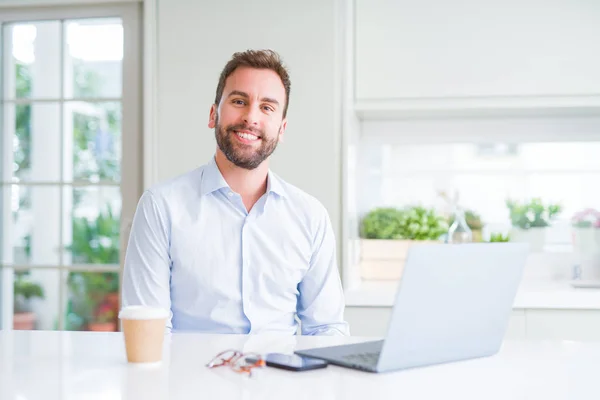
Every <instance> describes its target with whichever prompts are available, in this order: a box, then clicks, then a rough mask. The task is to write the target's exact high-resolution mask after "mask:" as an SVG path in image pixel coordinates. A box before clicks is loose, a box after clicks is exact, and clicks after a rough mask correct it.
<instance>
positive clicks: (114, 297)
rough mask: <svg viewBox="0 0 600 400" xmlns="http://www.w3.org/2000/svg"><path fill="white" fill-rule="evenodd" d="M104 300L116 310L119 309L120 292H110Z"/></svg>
mask: <svg viewBox="0 0 600 400" xmlns="http://www.w3.org/2000/svg"><path fill="white" fill-rule="evenodd" d="M104 301H106V302H107V303H108V304H110V306H111V307H112V308H113V309H114V310H118V309H119V293H108V294H107V295H106V297H105V298H104Z"/></svg>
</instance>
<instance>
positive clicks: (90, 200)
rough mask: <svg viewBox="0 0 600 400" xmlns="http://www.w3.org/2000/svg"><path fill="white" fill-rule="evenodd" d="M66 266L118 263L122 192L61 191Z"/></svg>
mask: <svg viewBox="0 0 600 400" xmlns="http://www.w3.org/2000/svg"><path fill="white" fill-rule="evenodd" d="M64 193H65V195H64V201H65V206H64V207H65V208H64V211H65V213H64V215H65V218H67V223H65V224H64V227H63V229H64V238H65V242H66V243H68V245H67V252H66V254H65V256H64V261H65V263H67V264H69V263H73V264H118V263H119V253H120V246H119V240H120V220H121V192H120V189H119V188H118V187H85V188H70V187H66V188H65V189H64Z"/></svg>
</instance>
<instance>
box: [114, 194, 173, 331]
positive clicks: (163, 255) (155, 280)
mask: <svg viewBox="0 0 600 400" xmlns="http://www.w3.org/2000/svg"><path fill="white" fill-rule="evenodd" d="M170 278H171V259H170V256H169V225H168V222H167V220H166V219H165V218H164V215H163V213H161V210H160V208H159V206H158V204H157V202H156V199H155V198H154V195H153V194H152V192H149V191H146V192H144V194H143V195H142V197H141V198H140V201H139V203H138V206H137V210H136V212H135V216H134V218H133V224H132V227H131V233H130V235H129V244H128V245H127V253H126V255H125V268H124V271H123V289H122V303H123V306H130V305H146V306H153V307H162V308H164V309H166V310H169V311H170V310H171V293H170ZM171 317H172V314H170V316H169V318H168V320H167V331H170V330H171V328H172V323H171Z"/></svg>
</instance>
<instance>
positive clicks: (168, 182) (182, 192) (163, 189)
mask: <svg viewBox="0 0 600 400" xmlns="http://www.w3.org/2000/svg"><path fill="white" fill-rule="evenodd" d="M206 166H207V164H204V165H201V166H200V167H197V168H195V169H193V170H191V171H187V172H185V173H182V174H179V175H176V176H174V177H172V178H169V179H165V180H163V181H161V182H158V183H155V184H154V185H152V186H151V187H150V188H148V189H147V192H148V193H150V194H151V195H152V196H153V197H155V198H157V199H161V200H163V201H168V200H169V199H177V198H178V197H180V196H186V197H188V196H195V195H199V193H200V183H201V181H202V173H203V171H204V169H205V168H206Z"/></svg>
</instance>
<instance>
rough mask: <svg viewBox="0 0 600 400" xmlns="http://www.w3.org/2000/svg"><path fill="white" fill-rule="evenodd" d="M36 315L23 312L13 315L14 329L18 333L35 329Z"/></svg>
mask: <svg viewBox="0 0 600 400" xmlns="http://www.w3.org/2000/svg"><path fill="white" fill-rule="evenodd" d="M35 319H36V318H35V313H32V312H21V313H15V314H14V315H13V329H14V330H18V331H23V330H32V329H34V328H35Z"/></svg>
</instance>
